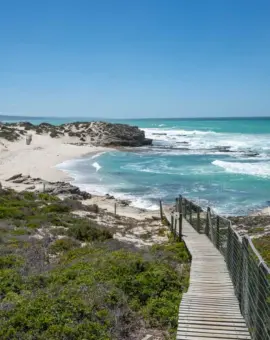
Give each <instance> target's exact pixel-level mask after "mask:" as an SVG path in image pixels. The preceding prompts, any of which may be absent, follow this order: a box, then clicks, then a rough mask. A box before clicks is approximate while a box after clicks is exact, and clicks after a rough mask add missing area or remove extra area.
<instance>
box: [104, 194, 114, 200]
mask: <svg viewBox="0 0 270 340" xmlns="http://www.w3.org/2000/svg"><path fill="white" fill-rule="evenodd" d="M106 199H107V200H113V199H114V196H112V195H110V194H106Z"/></svg>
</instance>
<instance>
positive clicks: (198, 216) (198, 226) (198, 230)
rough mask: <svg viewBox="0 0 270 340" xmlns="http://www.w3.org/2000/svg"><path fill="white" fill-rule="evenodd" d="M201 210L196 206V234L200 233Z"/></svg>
mask: <svg viewBox="0 0 270 340" xmlns="http://www.w3.org/2000/svg"><path fill="white" fill-rule="evenodd" d="M200 212H201V208H200V207H199V206H197V232H198V233H200V229H201V219H200Z"/></svg>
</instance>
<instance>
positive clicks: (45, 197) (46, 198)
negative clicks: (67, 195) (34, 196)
mask: <svg viewBox="0 0 270 340" xmlns="http://www.w3.org/2000/svg"><path fill="white" fill-rule="evenodd" d="M38 198H39V199H40V200H42V201H47V202H59V201H60V199H59V198H58V197H57V196H53V195H49V194H47V193H45V192H44V193H43V192H42V193H40V194H38Z"/></svg>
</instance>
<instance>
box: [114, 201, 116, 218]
mask: <svg viewBox="0 0 270 340" xmlns="http://www.w3.org/2000/svg"><path fill="white" fill-rule="evenodd" d="M114 215H116V202H115V203H114Z"/></svg>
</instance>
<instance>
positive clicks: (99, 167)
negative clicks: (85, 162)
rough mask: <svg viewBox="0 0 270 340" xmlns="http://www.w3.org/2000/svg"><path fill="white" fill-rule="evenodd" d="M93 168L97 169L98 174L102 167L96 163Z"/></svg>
mask: <svg viewBox="0 0 270 340" xmlns="http://www.w3.org/2000/svg"><path fill="white" fill-rule="evenodd" d="M92 166H93V167H94V168H95V169H96V172H98V171H99V170H100V169H101V168H102V167H101V166H100V165H99V164H98V162H95V163H93V164H92Z"/></svg>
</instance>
